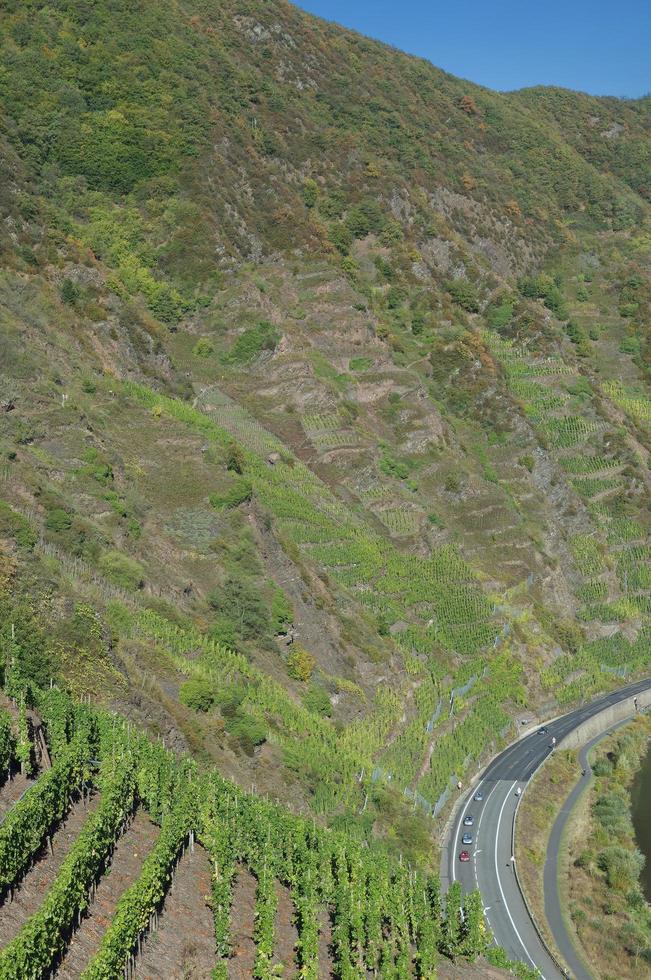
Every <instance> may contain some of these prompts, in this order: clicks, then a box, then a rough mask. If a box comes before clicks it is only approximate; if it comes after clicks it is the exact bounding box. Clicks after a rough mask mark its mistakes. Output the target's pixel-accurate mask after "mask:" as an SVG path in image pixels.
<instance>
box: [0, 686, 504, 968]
mask: <svg viewBox="0 0 651 980" xmlns="http://www.w3.org/2000/svg"><path fill="white" fill-rule="evenodd" d="M12 685H13V686H12ZM10 687H11V689H12V690H13V693H14V694H16V693H17V691H16V679H15V678H14V679H13V681H10ZM24 697H27V698H28V699H29V700H30V701H32V702H33V703H34V705H35V707H36V711H37V713H34V714H33V718H34V724H35V725H37V726H38V727H39V731H40V730H41V726H42V730H43V731H44V733H45V737H46V739H47V742H48V745H49V749H50V752H51V766H50V767H49V768H44V769H43V771H42V772H41V773H40V774H39V775H38V777H37V778H36V779H35V780H34V781H33V782H32V784H31V785H30V786H29V787H28V788H27V790H26V792H24V794H23V795H22V797H21V798H20V799H19V800H17V801H13V805H12V806H11V807H10V809H9V811H8V813H7V815H6V816H5V819H4V821H3V822H2V824H0V857H1V861H0V867H1V869H2V877H1V879H0V902H1V903H2V904H1V905H0V945H1V946H2V947H3V948H2V949H1V950H0V977H2V978H3V980H11V978H15V980H24V978H25V977H28V976H29V977H41V976H54V977H60V978H62V980H63V978H68V977H75V978H78V977H83V978H85V980H92V978H97V980H99V978H110V977H116V978H117V977H122V976H123V975H125V974H126V973H128V974H129V975H133V976H142V977H151V976H161V977H163V976H164V977H171V976H181V975H182V973H183V975H187V972H183V971H187V970H191V975H192V976H193V977H206V978H208V977H213V978H218V977H219V978H227V977H240V976H245V975H246V976H252V977H255V978H261V980H262V978H270V977H272V976H277V975H278V974H279V972H280V971H281V967H282V969H283V971H284V974H285V975H288V976H296V977H299V976H300V977H305V978H308V977H311V978H315V980H316V978H317V977H327V976H330V975H332V976H333V977H341V978H349V980H353V978H358V977H360V976H365V975H367V973H368V975H378V976H381V977H392V978H395V980H398V978H403V977H406V976H412V975H413V976H418V977H422V978H431V980H433V978H434V977H435V975H436V967H435V964H436V961H437V959H438V956H439V951H445V952H447V953H448V954H450V953H457V954H461V955H466V956H469V957H470V958H473V957H474V956H475V955H477V954H478V953H480V952H482V951H483V950H484V949H485V946H486V941H487V938H488V937H487V936H486V934H485V931H484V928H483V923H482V918H481V905H480V904H479V905H478V904H477V896H476V895H469V896H467V897H466V898H465V899H464V900H463V903H464V904H463V915H462V918H461V919H460V921H461V923H462V925H461V928H460V931H459V930H457V931H458V937H457V947H456V948H455V949H450V948H449V944H448V946H446V932H445V922H446V921H447V920H448V919H449V918H450V916H452V915H456V916H460V915H461V911H460V909H454V908H453V907H450V908H447V909H442V908H441V901H440V898H439V886H438V881H437V879H436V878H435V877H434V876H432V875H429V876H427V875H423V874H421V873H419V872H416V871H414V870H411V869H409V868H408V867H406V866H404V865H401V864H398V863H395V862H391V861H389V860H388V859H387V857H386V856H385V855H383V853H382V852H381V850H379V849H373V850H369V849H368V848H363V847H361V846H360V845H359V844H356V843H355V842H354V841H352V840H351V839H349V838H347V837H346V836H345V835H343V834H337V833H332V832H327V831H322V830H318V829H317V828H316V827H315V825H314V824H313V823H311V822H309V821H305V820H303V819H300V818H298V817H294V816H291V815H290V814H289V813H288V812H286V811H284V810H282V809H281V808H280V807H277V806H273V805H271V804H268V803H266V802H264V801H263V800H261V799H260V798H258V797H254V796H250V795H247V794H245V793H242V792H241V791H239V790H238V789H236V788H235V787H234V786H233V785H232V784H230V783H228V782H226V781H225V780H223V779H222V778H220V777H219V776H217V775H216V774H215V773H212V772H204V773H200V772H199V771H198V769H197V767H196V765H195V764H194V763H193V762H191V761H190V760H189V759H187V758H186V759H183V758H178V757H175V756H173V755H172V754H171V753H170V752H169V751H167V750H165V749H164V748H163V747H162V746H161V745H159V744H155V743H152V742H151V741H149V739H148V738H147V737H146V736H143V735H142V734H140V733H138V732H137V731H135V730H134V729H133V728H132V727H130V726H129V725H128V724H127V723H126V722H125V721H124V720H122V719H120V718H119V717H117V716H115V715H112V714H110V713H107V712H102V711H96V710H93V709H91V708H89V707H87V706H85V705H75V704H73V703H72V702H71V701H70V700H69V699H68V698H67V697H66V696H65V695H63V694H62V693H61V692H59V691H58V689H56V688H54V689H51V690H49V691H47V692H41V691H39V690H37V689H34V688H33V687H30V688H29V689H28V690H23V691H22V692H21V693H20V695H19V698H24ZM9 703H10V704H11V702H9ZM9 717H10V716H9V715H8V714H6V713H5V714H3V715H2V716H0V718H1V721H2V726H1V738H0V751H1V753H2V755H1V757H0V758H1V759H2V770H1V772H0V775H1V777H2V778H3V779H4V780H5V782H4V783H3V784H0V798H3V797H4V796H5V794H6V792H7V789H8V788H9V787H11V781H9V782H7V781H6V779H7V776H10V775H11V774H12V773H13V772H14V771H15V766H16V764H17V735H16V731H15V724H14V722H13V719H12V722H11V723H9V722H8V719H9ZM32 753H33V747H32V749H31V750H30V754H32ZM247 895H248V898H247ZM247 902H248V911H247ZM239 903H242V907H241V908H240V907H239ZM233 919H234V920H235V922H236V923H237V925H232V921H233ZM247 922H248V934H247V928H246V923H247ZM243 930H244V931H243ZM246 964H248V966H247V965H246Z"/></svg>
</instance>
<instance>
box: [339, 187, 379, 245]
mask: <svg viewBox="0 0 651 980" xmlns="http://www.w3.org/2000/svg"><path fill="white" fill-rule="evenodd" d="M345 224H346V228H347V229H348V231H349V232H350V234H351V235H352V237H353V238H365V237H366V235H368V234H369V233H370V232H374V233H376V234H377V233H379V232H381V231H382V229H383V227H384V215H383V214H382V211H381V209H380V206H379V204H378V202H377V201H376V200H375V198H372V197H369V198H365V199H364V200H363V201H360V202H359V204H355V205H353V207H351V208H350V209H349V211H348V214H347V215H346V222H345Z"/></svg>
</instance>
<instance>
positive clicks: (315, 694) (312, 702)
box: [303, 684, 332, 718]
mask: <svg viewBox="0 0 651 980" xmlns="http://www.w3.org/2000/svg"><path fill="white" fill-rule="evenodd" d="M303 704H304V705H305V707H306V708H307V710H308V711H313V712H314V713H315V714H317V715H323V717H325V718H329V717H330V715H331V714H332V702H331V701H330V698H329V697H328V692H327V691H325V690H324V689H323V688H322V687H320V686H319V685H318V684H310V687H309V688H308V691H307V694H306V695H305V697H304V698H303Z"/></svg>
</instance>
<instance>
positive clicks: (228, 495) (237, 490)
mask: <svg viewBox="0 0 651 980" xmlns="http://www.w3.org/2000/svg"><path fill="white" fill-rule="evenodd" d="M252 493H253V485H252V483H251V481H250V480H246V479H244V478H242V479H239V480H237V481H236V482H235V483H233V484H232V486H230V487H229V488H228V489H227V490H224V491H222V493H211V494H210V497H209V498H208V499H209V500H210V504H211V506H212V507H214V508H215V510H227V509H230V508H232V507H239V505H240V504H243V503H244V502H245V501H246V500H250V499H251V495H252Z"/></svg>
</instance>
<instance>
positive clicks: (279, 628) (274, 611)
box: [271, 587, 294, 636]
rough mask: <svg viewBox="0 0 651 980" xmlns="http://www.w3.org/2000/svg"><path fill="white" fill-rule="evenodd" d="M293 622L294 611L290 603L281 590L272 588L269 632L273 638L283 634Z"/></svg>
mask: <svg viewBox="0 0 651 980" xmlns="http://www.w3.org/2000/svg"><path fill="white" fill-rule="evenodd" d="M293 622H294V610H293V609H292V604H291V602H290V601H289V599H288V598H287V596H286V595H285V593H284V592H283V590H282V589H280V588H278V587H276V588H274V593H273V597H272V600H271V630H272V632H273V634H274V636H278V634H279V633H284V632H285V631H286V629H287V627H288V626H290V625H291V624H292V623H293Z"/></svg>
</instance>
